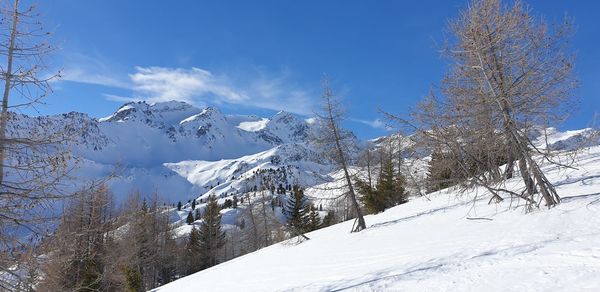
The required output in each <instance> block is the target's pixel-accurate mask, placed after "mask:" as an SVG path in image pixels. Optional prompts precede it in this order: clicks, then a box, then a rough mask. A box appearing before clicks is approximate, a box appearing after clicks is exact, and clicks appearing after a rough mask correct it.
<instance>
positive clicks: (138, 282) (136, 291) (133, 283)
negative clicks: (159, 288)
mask: <svg viewBox="0 0 600 292" xmlns="http://www.w3.org/2000/svg"><path fill="white" fill-rule="evenodd" d="M125 286H126V288H125V291H127V292H143V291H144V283H143V281H142V274H141V273H140V271H139V270H138V269H135V268H132V267H129V266H126V267H125Z"/></svg>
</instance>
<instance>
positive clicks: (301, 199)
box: [283, 186, 307, 231]
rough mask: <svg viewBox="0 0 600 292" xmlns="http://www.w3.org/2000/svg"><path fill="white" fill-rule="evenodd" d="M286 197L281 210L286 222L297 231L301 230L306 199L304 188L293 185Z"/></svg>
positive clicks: (303, 222) (303, 225)
mask: <svg viewBox="0 0 600 292" xmlns="http://www.w3.org/2000/svg"><path fill="white" fill-rule="evenodd" d="M286 197H287V200H286V202H285V205H284V207H283V211H284V214H285V216H286V218H287V220H288V224H289V225H290V226H292V227H294V228H295V229H297V230H298V231H303V230H304V227H305V225H306V224H305V218H304V215H305V212H306V210H305V208H306V201H307V198H306V196H305V195H304V190H303V189H302V188H300V187H298V186H294V187H293V190H292V192H290V193H289V194H287V195H286Z"/></svg>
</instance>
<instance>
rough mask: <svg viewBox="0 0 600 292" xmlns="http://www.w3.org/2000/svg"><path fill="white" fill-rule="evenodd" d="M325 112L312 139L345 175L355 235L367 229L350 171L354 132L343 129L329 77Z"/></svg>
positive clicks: (323, 110)
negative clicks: (355, 220) (354, 214)
mask: <svg viewBox="0 0 600 292" xmlns="http://www.w3.org/2000/svg"><path fill="white" fill-rule="evenodd" d="M322 82H323V95H322V96H321V100H322V106H323V107H322V109H321V111H320V112H319V113H316V116H317V123H318V126H319V128H318V130H317V132H316V133H315V134H314V135H313V141H314V143H315V145H317V147H319V148H320V151H321V153H322V154H323V155H324V156H326V157H327V158H329V159H331V160H332V161H334V162H335V163H337V164H338V166H339V167H340V168H341V169H342V171H343V172H344V180H345V188H346V189H347V190H348V192H347V195H348V197H349V199H350V201H351V203H352V207H353V208H354V211H355V212H356V219H357V221H358V222H357V223H358V224H356V227H353V230H352V232H358V231H361V230H363V229H365V228H367V226H366V224H365V219H364V217H363V214H362V210H361V209H360V206H359V205H358V200H357V198H356V192H355V191H354V186H353V185H352V176H351V174H350V171H349V166H350V165H349V162H350V152H351V151H352V150H353V149H354V147H353V146H354V145H352V143H353V142H354V136H353V135H352V133H351V132H349V131H346V130H345V129H343V128H342V126H341V123H342V121H343V119H344V116H345V113H344V110H343V109H342V105H341V104H340V102H339V100H338V98H337V97H336V96H335V95H334V94H333V91H332V90H331V88H330V86H329V80H328V79H327V77H325V78H323V81H322Z"/></svg>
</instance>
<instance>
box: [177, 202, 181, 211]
mask: <svg viewBox="0 0 600 292" xmlns="http://www.w3.org/2000/svg"><path fill="white" fill-rule="evenodd" d="M177 211H181V201H179V202H177Z"/></svg>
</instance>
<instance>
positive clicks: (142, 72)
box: [129, 67, 248, 104]
mask: <svg viewBox="0 0 600 292" xmlns="http://www.w3.org/2000/svg"><path fill="white" fill-rule="evenodd" d="M135 69H136V73H133V74H129V78H130V79H131V82H132V84H133V91H134V95H135V98H139V99H147V100H149V101H152V102H155V101H169V100H179V101H185V102H189V103H195V102H196V101H198V100H206V99H213V101H215V102H217V103H223V102H225V103H233V104H238V103H244V102H246V101H247V100H248V97H247V96H245V95H244V94H242V93H240V92H237V91H236V90H234V89H232V87H231V86H229V85H228V84H227V81H226V79H225V78H219V77H216V76H214V75H213V74H212V73H210V72H209V71H206V70H202V69H199V68H192V69H189V70H188V69H181V68H164V67H136V68H135Z"/></svg>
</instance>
